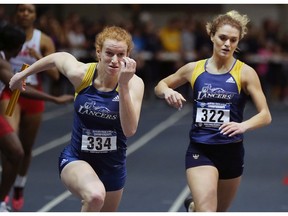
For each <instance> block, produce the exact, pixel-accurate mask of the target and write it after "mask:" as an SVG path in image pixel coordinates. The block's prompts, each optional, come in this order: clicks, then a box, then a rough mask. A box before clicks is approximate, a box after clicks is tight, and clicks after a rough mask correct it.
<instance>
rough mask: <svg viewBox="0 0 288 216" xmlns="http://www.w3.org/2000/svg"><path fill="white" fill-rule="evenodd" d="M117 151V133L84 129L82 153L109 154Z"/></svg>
mask: <svg viewBox="0 0 288 216" xmlns="http://www.w3.org/2000/svg"><path fill="white" fill-rule="evenodd" d="M116 150H117V133H116V131H106V130H89V129H83V133H82V144H81V151H83V152H89V153H107V152H111V151H116Z"/></svg>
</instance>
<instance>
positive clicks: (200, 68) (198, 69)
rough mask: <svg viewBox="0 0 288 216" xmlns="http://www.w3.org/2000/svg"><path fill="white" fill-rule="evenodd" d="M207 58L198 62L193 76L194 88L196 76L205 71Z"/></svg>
mask: <svg viewBox="0 0 288 216" xmlns="http://www.w3.org/2000/svg"><path fill="white" fill-rule="evenodd" d="M205 62H206V59H203V60H200V61H198V62H197V63H196V66H195V68H194V70H193V72H192V76H191V86H192V88H193V86H194V83H195V80H196V78H197V77H198V76H199V75H200V74H201V73H203V72H204V71H205Z"/></svg>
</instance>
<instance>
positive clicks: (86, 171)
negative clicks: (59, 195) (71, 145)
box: [60, 160, 105, 198]
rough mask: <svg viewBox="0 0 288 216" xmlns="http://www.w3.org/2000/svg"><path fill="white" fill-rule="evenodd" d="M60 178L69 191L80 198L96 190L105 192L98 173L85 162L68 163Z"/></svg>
mask: <svg viewBox="0 0 288 216" xmlns="http://www.w3.org/2000/svg"><path fill="white" fill-rule="evenodd" d="M60 176H61V180H62V182H63V184H64V185H65V186H66V187H67V189H68V190H69V191H70V192H71V193H73V194H74V195H76V196H78V197H80V198H81V197H83V196H84V195H85V193H90V192H92V191H95V190H100V191H104V192H105V188H104V185H103V183H102V182H101V181H100V179H99V177H98V176H97V174H96V172H95V171H94V170H93V168H92V167H91V166H90V165H89V164H88V163H87V162H85V161H82V160H77V161H72V162H70V163H68V164H67V165H66V166H65V167H64V168H63V170H62V171H61V174H60Z"/></svg>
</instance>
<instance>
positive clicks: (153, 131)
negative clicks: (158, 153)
mask: <svg viewBox="0 0 288 216" xmlns="http://www.w3.org/2000/svg"><path fill="white" fill-rule="evenodd" d="M190 111H191V109H190V108H187V107H185V108H184V109H183V110H182V111H180V112H176V113H174V114H173V115H171V116H170V117H169V118H168V119H166V120H165V121H163V122H161V123H160V124H158V125H157V126H156V127H154V128H153V129H151V130H150V131H149V132H148V133H146V134H145V135H143V136H142V137H140V138H139V139H138V140H137V141H135V142H134V143H133V144H131V145H129V147H128V149H127V156H128V155H129V154H132V153H133V152H134V151H137V150H138V149H139V148H141V147H142V146H143V145H145V144H146V143H147V142H149V141H150V140H151V139H153V138H154V137H156V136H158V135H159V134H160V133H161V132H163V131H164V130H166V129H167V128H169V127H171V126H172V125H173V124H175V123H176V122H177V121H178V120H179V119H181V118H182V117H183V116H185V115H186V114H187V113H189V112H190Z"/></svg>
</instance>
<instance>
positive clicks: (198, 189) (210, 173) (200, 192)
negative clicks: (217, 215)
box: [186, 165, 218, 210]
mask: <svg viewBox="0 0 288 216" xmlns="http://www.w3.org/2000/svg"><path fill="white" fill-rule="evenodd" d="M186 177H187V181H188V185H189V188H190V190H191V193H192V197H193V200H194V202H195V205H196V206H197V204H198V206H199V205H203V204H204V203H209V204H212V205H213V207H214V206H216V204H217V203H216V202H217V186H218V171H217V169H216V168H215V167H214V166H211V165H203V166H197V167H193V168H189V169H187V170H186ZM209 208H210V207H209ZM215 210H216V209H215Z"/></svg>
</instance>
